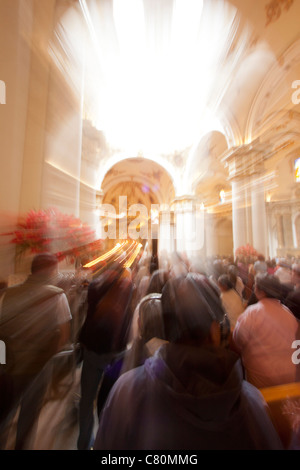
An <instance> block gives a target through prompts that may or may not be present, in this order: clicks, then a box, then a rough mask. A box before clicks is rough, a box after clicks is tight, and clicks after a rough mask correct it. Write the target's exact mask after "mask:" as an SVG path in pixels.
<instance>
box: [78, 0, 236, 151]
mask: <svg viewBox="0 0 300 470" xmlns="http://www.w3.org/2000/svg"><path fill="white" fill-rule="evenodd" d="M82 1H83V0H82ZM212 3H213V5H212ZM89 5H94V8H93V15H91V16H90V18H92V21H93V23H94V26H93V28H92V30H93V34H92V35H91V36H92V39H94V42H95V36H96V43H95V44H94V47H95V48H98V54H97V58H98V60H95V55H94V54H93V53H92V51H91V52H90V54H91V56H90V59H87V62H88V64H89V65H88V67H89V73H90V76H89V77H87V83H90V84H91V85H92V92H91V90H90V93H91V95H90V97H89V101H90V106H92V107H93V114H94V116H95V122H96V123H97V124H96V125H97V127H98V128H99V129H101V130H102V131H103V132H104V134H105V136H106V139H107V141H108V142H109V144H110V145H111V147H113V148H115V149H119V150H122V151H125V152H127V153H128V154H129V155H137V154H138V153H139V152H140V151H141V152H143V153H144V154H145V153H151V154H152V155H153V154H156V155H162V154H166V153H167V154H168V153H170V152H174V151H175V150H178V151H180V150H183V149H186V148H188V147H190V146H192V145H193V143H194V142H195V141H197V138H198V137H199V135H200V134H201V129H202V128H203V127H204V126H205V125H206V124H207V119H206V117H207V112H206V111H207V109H208V108H211V107H212V106H213V107H214V106H215V104H216V103H217V102H218V97H219V96H220V94H221V93H222V92H223V91H224V86H223V84H222V83H220V80H221V79H220V73H219V72H220V66H221V65H222V63H223V61H224V57H225V56H226V53H227V52H228V50H229V48H230V45H231V42H232V40H233V36H234V31H235V29H236V28H235V23H236V16H235V12H236V10H235V9H234V8H233V7H232V6H231V5H229V4H227V3H225V2H223V1H215V2H204V1H202V0H177V1H176V0H174V2H166V1H161V0H160V1H155V0H153V2H150V3H149V2H144V1H142V0H126V2H125V1H124V0H114V1H113V2H112V5H113V8H108V7H107V3H106V2H104V1H102V0H98V1H97V3H94V4H93V0H91V2H90V3H89ZM95 5H97V6H98V8H99V14H98V16H95V11H96V7H95ZM227 68H228V66H227ZM228 72H229V70H228Z"/></svg>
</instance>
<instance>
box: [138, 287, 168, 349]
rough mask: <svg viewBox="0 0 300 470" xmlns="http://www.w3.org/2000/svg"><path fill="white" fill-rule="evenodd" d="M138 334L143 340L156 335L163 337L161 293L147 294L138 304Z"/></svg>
mask: <svg viewBox="0 0 300 470" xmlns="http://www.w3.org/2000/svg"><path fill="white" fill-rule="evenodd" d="M138 315H139V322H140V334H141V337H142V338H143V340H144V341H145V342H147V341H149V340H150V339H152V338H154V337H157V338H161V339H164V338H165V331H164V324H163V318H162V307H161V294H155V293H152V294H148V295H146V296H145V297H143V298H142V300H141V301H140V303H139V305H138Z"/></svg>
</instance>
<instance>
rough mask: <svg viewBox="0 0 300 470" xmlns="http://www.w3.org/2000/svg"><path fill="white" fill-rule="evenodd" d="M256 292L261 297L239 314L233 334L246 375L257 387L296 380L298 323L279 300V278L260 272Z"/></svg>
mask: <svg viewBox="0 0 300 470" xmlns="http://www.w3.org/2000/svg"><path fill="white" fill-rule="evenodd" d="M254 292H255V296H256V298H257V300H258V301H257V302H256V303H255V304H253V305H250V306H248V307H247V308H246V309H245V311H244V313H243V314H242V315H240V316H239V317H238V319H237V323H236V326H235V328H234V330H233V335H232V340H233V343H232V344H233V347H234V349H235V350H236V351H237V352H238V353H239V354H240V355H241V358H242V362H243V365H244V368H245V373H246V379H247V380H248V381H249V382H250V383H252V384H253V385H255V386H256V387H258V388H262V387H270V386H274V385H281V384H285V383H291V382H295V381H297V380H299V368H300V365H297V364H294V363H293V362H292V359H291V356H292V343H293V341H294V340H296V339H297V335H298V334H299V333H298V328H299V324H298V322H297V320H296V318H295V317H294V315H293V314H292V312H291V311H290V310H289V309H288V308H287V307H286V306H284V305H283V304H282V303H281V301H280V296H281V285H280V282H279V280H278V278H276V277H275V276H272V275H270V274H267V273H265V274H258V275H257V276H256V277H255V288H254ZM298 339H299V338H298Z"/></svg>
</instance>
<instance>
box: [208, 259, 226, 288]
mask: <svg viewBox="0 0 300 470" xmlns="http://www.w3.org/2000/svg"><path fill="white" fill-rule="evenodd" d="M222 274H225V268H224V266H223V263H222V260H220V259H215V260H214V261H213V264H212V273H211V274H210V276H209V280H210V282H212V283H213V284H214V286H215V288H216V289H217V290H218V292H220V289H219V285H218V279H219V277H220V276H221V275H222Z"/></svg>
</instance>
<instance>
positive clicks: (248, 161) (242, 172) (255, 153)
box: [222, 143, 267, 181]
mask: <svg viewBox="0 0 300 470" xmlns="http://www.w3.org/2000/svg"><path fill="white" fill-rule="evenodd" d="M266 149H267V145H266V144H253V143H250V144H245V145H241V146H239V147H235V148H232V149H230V151H229V152H227V154H226V155H225V156H224V157H223V158H222V163H223V164H224V166H225V168H227V169H228V176H229V180H230V181H233V180H240V179H245V178H249V177H251V176H255V175H258V174H260V175H261V174H262V173H263V172H264V160H265V157H264V156H265V151H266Z"/></svg>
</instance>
